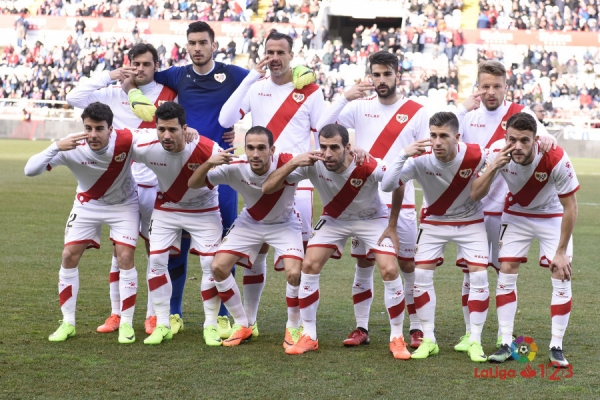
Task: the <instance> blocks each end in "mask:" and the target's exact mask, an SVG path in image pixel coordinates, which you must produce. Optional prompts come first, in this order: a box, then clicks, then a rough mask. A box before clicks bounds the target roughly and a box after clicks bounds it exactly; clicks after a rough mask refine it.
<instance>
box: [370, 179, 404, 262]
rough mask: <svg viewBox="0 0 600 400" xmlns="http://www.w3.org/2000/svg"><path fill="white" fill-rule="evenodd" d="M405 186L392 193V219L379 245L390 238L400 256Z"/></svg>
mask: <svg viewBox="0 0 600 400" xmlns="http://www.w3.org/2000/svg"><path fill="white" fill-rule="evenodd" d="M405 187H406V186H405V185H400V186H399V187H398V188H397V189H396V190H394V191H393V192H392V208H391V209H390V218H389V220H388V226H387V228H385V230H384V231H383V233H382V234H381V237H380V238H379V241H378V242H377V244H381V242H382V241H383V239H385V238H390V240H391V241H392V244H393V245H394V250H395V251H396V254H398V251H399V248H400V238H399V237H398V230H397V228H396V227H397V226H398V216H399V215H400V209H401V208H402V201H403V200H404V188H405Z"/></svg>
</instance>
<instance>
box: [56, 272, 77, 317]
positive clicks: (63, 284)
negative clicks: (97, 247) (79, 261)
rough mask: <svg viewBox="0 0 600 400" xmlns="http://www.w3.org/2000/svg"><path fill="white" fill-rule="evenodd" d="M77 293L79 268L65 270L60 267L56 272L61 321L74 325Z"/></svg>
mask: <svg viewBox="0 0 600 400" xmlns="http://www.w3.org/2000/svg"><path fill="white" fill-rule="evenodd" d="M78 293H79V268H78V267H75V268H71V269H66V268H64V267H63V266H62V265H61V266H60V271H59V272H58V298H59V300H60V310H61V311H62V314H63V321H64V322H68V323H70V324H71V325H73V326H74V325H75V310H76V308H77V294H78Z"/></svg>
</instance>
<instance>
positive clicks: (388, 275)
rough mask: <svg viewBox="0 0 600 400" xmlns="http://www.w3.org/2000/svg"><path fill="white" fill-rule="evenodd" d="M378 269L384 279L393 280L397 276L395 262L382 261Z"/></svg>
mask: <svg viewBox="0 0 600 400" xmlns="http://www.w3.org/2000/svg"><path fill="white" fill-rule="evenodd" d="M379 270H380V272H381V278H382V279H383V280H384V281H393V280H395V279H397V278H398V267H397V266H396V264H395V263H385V264H383V263H382V264H381V265H380V266H379Z"/></svg>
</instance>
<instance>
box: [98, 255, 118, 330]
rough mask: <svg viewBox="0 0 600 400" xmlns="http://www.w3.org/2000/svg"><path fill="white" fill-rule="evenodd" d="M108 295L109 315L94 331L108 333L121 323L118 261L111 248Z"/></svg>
mask: <svg viewBox="0 0 600 400" xmlns="http://www.w3.org/2000/svg"><path fill="white" fill-rule="evenodd" d="M108 282H109V283H108V284H109V295H110V306H111V311H110V316H109V317H108V318H107V319H106V321H104V323H103V324H102V325H100V326H99V327H98V328H96V332H100V333H108V332H114V331H116V330H117V329H119V325H120V324H121V298H120V297H119V262H118V261H117V252H116V250H115V249H114V248H113V255H112V259H111V264H110V273H109V276H108Z"/></svg>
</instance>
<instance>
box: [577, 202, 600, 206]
mask: <svg viewBox="0 0 600 400" xmlns="http://www.w3.org/2000/svg"><path fill="white" fill-rule="evenodd" d="M577 204H579V205H580V206H592V207H598V206H600V204H598V203H580V202H577Z"/></svg>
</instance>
